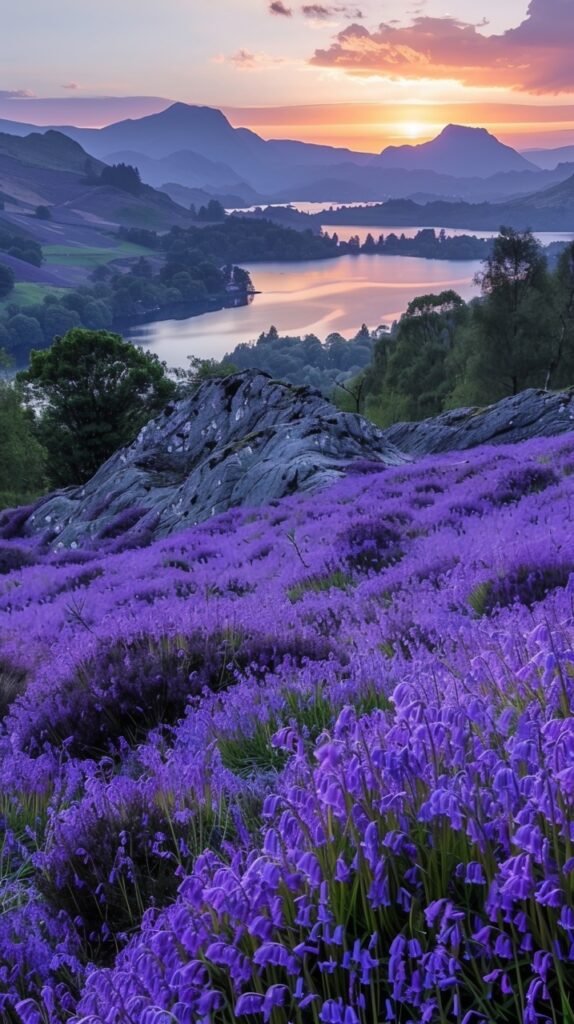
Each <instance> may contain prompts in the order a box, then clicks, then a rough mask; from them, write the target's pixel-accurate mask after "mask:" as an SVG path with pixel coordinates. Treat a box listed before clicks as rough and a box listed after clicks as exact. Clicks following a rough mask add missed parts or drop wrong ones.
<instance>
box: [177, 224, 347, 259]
mask: <svg viewBox="0 0 574 1024" xmlns="http://www.w3.org/2000/svg"><path fill="white" fill-rule="evenodd" d="M162 248H163V249H164V251H165V252H166V253H167V254H168V257H175V258H177V259H179V260H185V259H187V258H188V257H189V255H190V254H193V253H202V254H203V256H204V258H207V257H213V258H216V259H218V260H219V261H220V262H222V263H242V262H248V263H256V262H263V261H266V260H267V261H270V260H282V261H285V260H294V261H297V260H318V259H328V258H329V257H336V256H340V255H341V252H340V251H339V246H338V243H337V241H336V240H333V239H332V238H327V237H325V236H323V235H320V234H313V232H312V231H311V230H308V231H295V230H294V229H293V228H286V227H281V226H280V225H279V224H274V223H273V222H272V221H270V220H265V219H263V220H254V219H249V218H247V217H240V216H236V215H233V216H230V217H226V218H225V220H224V221H223V222H222V223H220V224H206V225H205V227H194V226H192V227H189V228H181V227H175V228H172V229H171V231H170V232H169V233H168V234H167V235H165V236H164V238H163V239H162Z"/></svg>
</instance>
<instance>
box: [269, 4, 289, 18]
mask: <svg viewBox="0 0 574 1024" xmlns="http://www.w3.org/2000/svg"><path fill="white" fill-rule="evenodd" d="M269 13H270V14H281V15H283V17H284V18H290V17H291V15H292V14H293V11H292V9H291V7H286V6H285V4H284V3H282V2H281V0H273V3H272V4H269Z"/></svg>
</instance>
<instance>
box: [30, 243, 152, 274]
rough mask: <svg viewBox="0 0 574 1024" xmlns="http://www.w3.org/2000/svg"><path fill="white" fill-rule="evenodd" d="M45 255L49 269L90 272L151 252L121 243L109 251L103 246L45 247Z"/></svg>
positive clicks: (142, 247) (130, 244)
mask: <svg viewBox="0 0 574 1024" xmlns="http://www.w3.org/2000/svg"><path fill="white" fill-rule="evenodd" d="M43 253H44V260H45V265H46V266H48V267H49V266H59V267H84V268H85V269H87V270H89V269H93V268H95V267H100V266H102V265H103V264H105V263H110V262H111V261H112V260H118V259H122V258H123V257H130V256H146V255H148V256H149V255H150V253H151V250H150V249H146V248H145V247H144V246H143V245H134V244H133V242H121V243H120V244H119V245H116V246H114V247H113V248H109V249H108V248H103V247H101V246H100V247H97V246H93V247H90V246H70V245H45V246H44V247H43Z"/></svg>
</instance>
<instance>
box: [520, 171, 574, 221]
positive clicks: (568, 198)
mask: <svg viewBox="0 0 574 1024" xmlns="http://www.w3.org/2000/svg"><path fill="white" fill-rule="evenodd" d="M520 205H521V206H522V207H524V208H525V209H530V210H562V211H564V212H568V213H574V174H572V175H571V176H570V177H569V178H567V179H566V181H562V182H560V183H559V184H558V185H553V186H552V188H547V189H544V191H542V192H535V193H534V194H533V195H531V196H526V197H524V198H523V199H521V200H520ZM571 221H572V218H570V221H569V226H568V227H567V228H566V227H565V230H569V229H570V222H571Z"/></svg>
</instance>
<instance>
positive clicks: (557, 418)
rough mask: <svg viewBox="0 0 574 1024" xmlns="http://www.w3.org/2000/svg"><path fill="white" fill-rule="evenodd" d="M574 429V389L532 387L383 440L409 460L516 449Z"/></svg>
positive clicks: (400, 427) (408, 426)
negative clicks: (483, 448) (488, 448)
mask: <svg viewBox="0 0 574 1024" xmlns="http://www.w3.org/2000/svg"><path fill="white" fill-rule="evenodd" d="M568 430H574V389H572V388H571V389H569V390H567V391H560V392H550V391H536V390H534V389H533V388H530V389H529V390H528V391H521V392H520V394H518V395H514V396H513V397H511V398H504V399H503V400H502V401H501V402H497V403H496V405H489V406H487V407H486V408H484V409H477V408H475V409H454V410H453V411H452V412H445V413H443V414H442V415H441V416H436V417H435V418H434V419H428V420H422V421H421V422H420V423H395V424H394V425H393V426H392V427H389V428H388V429H386V430H384V431H383V434H384V437H385V440H386V441H387V442H389V443H391V444H393V445H396V447H397V448H399V449H400V450H401V451H402V452H405V453H408V454H409V455H413V456H417V455H432V454H437V453H439V452H451V451H464V450H465V449H467V448H476V447H477V446H478V445H481V444H516V443H517V442H518V441H527V440H528V439H529V438H532V437H552V436H553V435H555V434H563V433H565V432H566V431H568Z"/></svg>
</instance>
